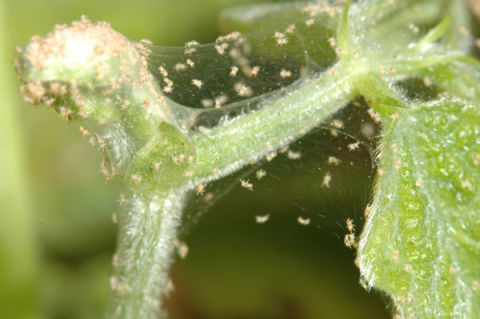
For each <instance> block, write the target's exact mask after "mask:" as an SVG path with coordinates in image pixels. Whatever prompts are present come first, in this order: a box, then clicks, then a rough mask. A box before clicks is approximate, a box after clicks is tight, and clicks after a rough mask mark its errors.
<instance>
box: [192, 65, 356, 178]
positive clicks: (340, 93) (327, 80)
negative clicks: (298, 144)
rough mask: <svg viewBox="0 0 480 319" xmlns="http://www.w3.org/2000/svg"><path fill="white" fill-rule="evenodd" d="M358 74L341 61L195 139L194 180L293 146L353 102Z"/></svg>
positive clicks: (210, 176) (193, 141) (224, 171)
mask: <svg viewBox="0 0 480 319" xmlns="http://www.w3.org/2000/svg"><path fill="white" fill-rule="evenodd" d="M360 74H361V71H360V70H359V68H348V67H347V66H346V65H345V64H344V63H342V62H340V63H338V64H336V65H335V66H333V67H332V68H331V69H330V70H329V71H327V72H325V73H323V74H321V75H320V76H318V77H317V78H315V79H313V80H309V81H308V82H305V83H301V84H298V88H297V89H296V90H294V91H293V92H290V91H289V92H288V93H287V94H285V95H283V96H280V97H278V98H277V99H275V100H274V101H271V102H270V103H269V104H268V105H266V106H265V107H263V108H262V109H260V110H259V111H256V112H254V113H250V114H247V115H245V116H243V117H239V118H237V119H235V120H233V121H232V122H230V123H228V124H225V125H222V126H220V127H216V128H213V129H211V130H209V131H207V132H206V133H203V134H199V135H197V136H195V137H194V138H193V139H192V143H193V144H194V145H195V147H196V150H197V161H196V165H195V168H194V176H195V177H198V178H200V179H208V178H212V171H213V170H214V169H216V170H217V171H218V174H219V175H220V176H223V175H227V174H228V173H230V172H231V171H233V170H236V169H238V168H240V167H241V166H243V165H245V164H246V163H248V162H249V161H250V160H257V159H260V158H262V157H264V156H265V155H267V154H268V153H270V152H274V151H276V150H277V149H279V148H280V147H282V146H284V145H287V144H289V143H291V142H292V141H293V140H295V139H297V138H298V137H300V136H302V135H304V134H305V133H307V132H308V131H309V130H310V129H312V128H313V127H315V126H316V125H318V124H319V123H321V122H322V121H324V120H325V119H326V118H327V117H328V116H331V115H332V114H334V113H335V112H336V111H338V110H339V109H340V108H342V107H343V106H345V105H346V104H347V103H348V102H349V101H351V100H352V99H353V98H354V97H355V95H356V94H357V91H356V90H355V85H354V82H355V81H356V80H357V79H358V78H359V77H360V76H361V75H360ZM292 119H295V120H294V121H292Z"/></svg>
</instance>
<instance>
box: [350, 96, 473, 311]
mask: <svg viewBox="0 0 480 319" xmlns="http://www.w3.org/2000/svg"><path fill="white" fill-rule="evenodd" d="M380 159H381V168H382V170H383V174H381V175H380V176H379V178H378V181H377V185H376V192H375V198H374V200H373V203H372V206H371V210H370V216H369V218H368V220H367V223H366V226H365V229H364V232H363V234H362V237H361V240H360V247H359V251H358V254H359V261H360V270H361V275H362V279H363V280H365V281H366V283H367V284H368V286H369V287H375V288H378V289H380V290H382V291H384V292H386V293H387V294H388V295H389V296H390V297H391V298H392V300H393V302H394V304H395V307H396V312H397V313H398V315H399V316H400V317H401V318H410V317H415V318H474V317H476V316H478V314H479V313H480V288H479V282H480V267H479V261H480V218H479V217H480V192H479V191H480V185H479V183H480V170H479V168H480V166H478V165H479V164H480V110H479V109H478V107H476V106H473V105H468V104H465V103H463V102H459V101H457V100H455V101H441V102H434V103H430V104H424V105H417V106H414V107H411V108H410V109H406V110H404V111H403V112H402V113H400V114H399V116H398V118H397V119H395V120H393V121H392V122H391V123H389V124H388V125H387V128H386V133H385V137H384V139H383V143H382V145H381V147H380Z"/></svg>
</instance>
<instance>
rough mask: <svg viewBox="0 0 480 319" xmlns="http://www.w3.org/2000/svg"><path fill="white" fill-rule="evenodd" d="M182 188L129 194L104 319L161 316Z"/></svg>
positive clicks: (178, 217)
mask: <svg viewBox="0 0 480 319" xmlns="http://www.w3.org/2000/svg"><path fill="white" fill-rule="evenodd" d="M185 194H186V192H185V190H184V189H178V190H170V191H152V190H145V191H144V192H133V193H132V194H131V195H130V196H129V199H127V202H126V203H125V204H126V205H127V206H128V209H127V210H126V211H125V212H124V213H123V214H122V215H120V216H119V227H120V229H119V238H118V249H117V254H116V255H115V256H114V262H113V263H114V275H113V276H112V277H111V282H110V283H111V288H112V294H113V298H112V299H111V304H110V307H109V311H108V317H109V318H116V319H120V318H125V319H127V318H128V319H131V318H142V319H149V318H152V319H153V318H164V317H165V313H159V311H160V309H161V307H160V306H161V298H162V296H163V289H164V287H166V283H167V281H168V270H169V268H170V265H171V263H172V261H173V256H172V255H173V251H174V248H175V246H174V240H175V238H176V235H177V228H178V226H179V224H180V220H181V214H182V208H183V203H184V199H185Z"/></svg>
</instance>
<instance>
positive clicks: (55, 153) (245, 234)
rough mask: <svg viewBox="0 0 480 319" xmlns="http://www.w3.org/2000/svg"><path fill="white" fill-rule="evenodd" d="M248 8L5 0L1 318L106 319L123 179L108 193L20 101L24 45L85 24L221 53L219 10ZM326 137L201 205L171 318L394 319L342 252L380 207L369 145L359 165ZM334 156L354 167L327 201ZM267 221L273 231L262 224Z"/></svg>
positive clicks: (40, 110) (306, 142) (60, 132)
mask: <svg viewBox="0 0 480 319" xmlns="http://www.w3.org/2000/svg"><path fill="white" fill-rule="evenodd" d="M246 2H254V1H247V0H201V1H200V0H176V1H172V0H157V1H147V0H116V1H113V0H109V1H94V0H78V1H77V0H62V1H60V0H41V1H40V0H38V1H37V0H15V1H13V0H12V1H6V0H0V67H1V69H0V70H1V72H0V103H1V107H0V143H1V144H0V146H1V147H0V318H12V319H15V318H52V319H61V318H65V319H67V318H78V319H80V318H82V319H83V318H103V315H104V308H105V303H106V300H107V297H108V282H109V276H110V272H111V258H112V255H113V252H114V249H115V237H116V228H115V225H114V224H113V223H112V214H113V213H114V212H116V211H117V209H118V206H117V205H118V204H117V201H116V200H117V198H118V195H119V191H120V185H119V184H118V182H117V181H113V182H109V183H108V184H105V182H104V179H103V177H102V175H101V174H100V173H99V166H100V162H101V155H100V154H99V153H98V152H97V151H96V150H95V149H94V148H92V147H91V146H90V145H89V144H88V142H87V141H86V140H84V139H82V137H81V134H80V133H79V131H78V126H77V125H76V123H68V122H66V121H62V120H60V119H59V118H58V116H57V115H56V114H55V113H54V112H53V111H52V110H50V109H48V108H47V107H46V106H38V107H33V106H31V105H28V104H26V103H24V102H23V101H22V99H21V97H20V94H19V93H18V89H19V86H20V83H19V81H18V80H17V78H16V75H15V72H14V67H13V63H12V60H13V55H14V48H15V46H17V45H24V44H26V43H28V42H29V39H30V37H31V36H32V35H35V34H40V35H45V34H46V33H47V32H49V31H50V30H51V29H52V28H53V26H54V25H55V24H66V23H70V22H71V21H73V20H78V19H79V18H80V15H82V14H86V15H87V16H88V17H89V18H90V19H91V20H93V21H109V22H111V24H112V26H113V27H114V28H115V29H116V30H117V31H119V32H121V33H122V34H124V35H126V36H127V37H128V38H130V39H132V40H140V39H142V38H148V39H151V40H152V41H153V42H154V43H155V44H158V45H183V44H184V43H185V42H187V41H189V40H192V39H195V40H197V41H200V42H203V43H205V42H211V41H212V40H214V39H215V38H216V36H217V35H218V33H219V30H218V20H217V16H218V13H219V12H220V10H221V9H222V8H225V7H228V6H233V5H235V4H240V3H246ZM257 2H258V1H257ZM325 136H326V135H325V132H324V131H322V130H318V131H317V132H314V133H312V134H310V135H308V136H307V137H306V138H304V139H302V140H301V141H299V142H298V143H297V144H296V146H297V148H301V149H304V150H306V154H305V156H304V157H303V158H302V160H301V161H299V162H298V164H295V165H292V164H290V163H287V161H286V160H284V159H278V160H276V161H274V163H272V164H268V165H270V166H268V165H267V166H266V167H265V169H266V170H267V171H268V172H269V173H271V174H272V175H271V176H272V178H270V179H267V180H266V181H265V182H264V183H263V184H262V187H260V188H259V190H258V191H255V192H251V193H249V192H246V191H245V190H244V189H240V188H239V187H233V189H232V191H230V192H229V193H228V194H226V195H225V196H223V197H222V199H221V200H220V201H219V202H217V203H216V204H215V205H214V206H213V207H212V208H211V209H210V210H209V211H208V212H207V213H205V214H203V215H202V216H201V218H196V216H197V215H198V214H197V213H196V212H197V211H198V210H200V209H202V207H201V204H199V203H197V202H196V201H195V200H192V202H191V203H190V204H189V212H188V214H187V217H186V219H194V220H198V221H195V222H191V221H189V222H188V223H187V224H188V227H187V228H186V229H185V230H183V232H182V233H183V240H185V241H186V242H187V244H188V246H189V248H190V253H189V256H188V257H187V258H186V259H185V260H178V261H177V262H176V263H175V265H174V267H173V269H172V278H173V282H174V284H175V287H176V289H175V292H174V293H173V294H172V295H171V296H170V297H169V298H168V299H167V300H166V303H167V306H168V308H169V311H170V314H171V318H172V319H174V318H185V319H190V318H191V319H196V318H198V319H200V318H202V319H203V318H205V319H217V318H218V319H227V318H228V319H234V318H235V319H237V318H238V319H241V318H242V319H243V318H245V319H246V318H259V319H260V318H262V319H263V318H272V319H273V318H285V319H287V318H291V319H294V318H295V319H304V318H305V319H307V318H314V319H317V318H389V317H390V315H389V313H388V309H386V306H385V305H384V304H383V303H382V302H381V300H380V298H381V297H379V296H375V295H373V294H372V293H370V294H369V293H367V292H366V291H365V290H364V289H363V288H362V287H361V286H360V285H359V283H358V280H359V274H358V270H357V269H356V268H355V266H354V265H353V259H354V254H353V251H352V250H349V249H347V248H345V247H344V245H343V236H344V234H345V233H346V230H345V227H344V224H345V219H346V218H347V217H352V218H354V219H355V222H356V223H357V224H361V223H362V219H361V216H362V212H363V208H364V206H365V204H366V203H367V202H368V199H369V197H368V196H369V193H370V187H371V183H372V170H373V168H372V167H371V163H370V160H369V154H368V150H369V149H368V146H364V150H363V152H361V153H360V155H358V157H352V158H348V156H349V155H348V154H342V152H338V149H339V148H340V146H339V145H335V144H332V143H331V141H329V140H328V138H327V137H325ZM370 147H371V146H370ZM370 150H371V148H370ZM332 152H338V153H339V154H336V155H335V156H337V157H340V158H343V159H344V162H352V163H353V162H355V163H354V165H348V167H339V168H338V169H337V170H338V172H336V174H337V175H333V174H332V175H333V176H334V178H336V180H340V181H341V182H340V183H338V184H337V183H333V184H332V185H333V186H332V190H331V192H329V193H328V192H325V191H323V190H322V189H320V187H319V184H320V183H321V176H322V174H321V173H318V172H319V170H320V171H321V170H322V167H321V166H319V165H320V164H318V163H319V162H320V160H319V159H320V158H322V157H323V158H325V157H326V156H327V155H329V154H332ZM345 156H347V157H345ZM337 177H338V178H337ZM230 185H231V180H228V179H227V180H224V181H220V182H218V183H216V185H213V186H212V187H214V188H216V189H223V188H226V187H229V186H230ZM267 213H268V214H270V220H269V221H268V222H267V223H266V224H263V225H259V224H256V223H255V216H256V215H265V214H267ZM298 216H302V217H308V218H310V219H311V224H310V225H308V226H302V225H299V224H298V223H297V221H296V220H297V217H298ZM194 217H195V218H194ZM357 228H358V227H357Z"/></svg>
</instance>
